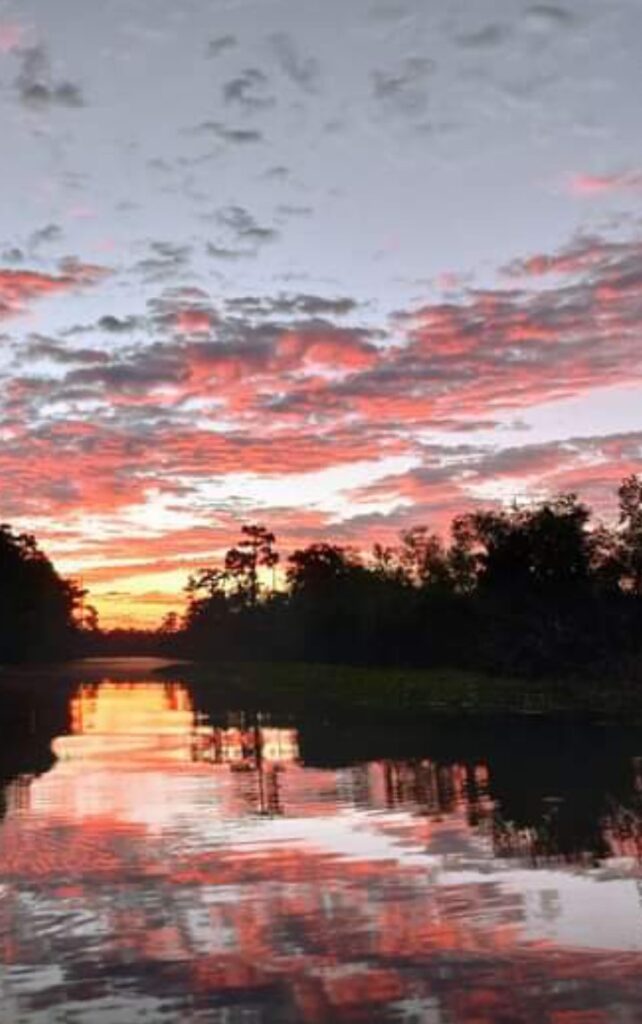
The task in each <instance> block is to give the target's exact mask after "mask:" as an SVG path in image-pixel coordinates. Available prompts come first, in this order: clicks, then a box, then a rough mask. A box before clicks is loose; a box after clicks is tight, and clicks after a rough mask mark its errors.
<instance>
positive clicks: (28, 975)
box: [0, 664, 642, 1024]
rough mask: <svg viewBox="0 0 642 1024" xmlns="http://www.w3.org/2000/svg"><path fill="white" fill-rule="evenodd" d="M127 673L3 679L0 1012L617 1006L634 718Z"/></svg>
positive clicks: (636, 821) (637, 904)
mask: <svg viewBox="0 0 642 1024" xmlns="http://www.w3.org/2000/svg"><path fill="white" fill-rule="evenodd" d="M111 667H112V668H114V666H111ZM127 667H128V666H127V665H125V666H123V665H122V664H120V665H119V666H117V668H118V671H112V672H110V671H109V669H110V666H109V665H108V664H106V665H100V666H96V665H93V666H91V671H90V669H89V667H87V668H86V673H87V681H86V682H78V681H75V682H74V681H68V682H67V683H66V684H65V685H62V684H61V683H60V681H58V683H57V684H56V685H55V686H54V685H53V684H52V685H51V688H50V690H46V689H43V688H42V687H41V692H40V694H39V695H38V696H37V698H34V697H33V696H29V697H28V698H27V696H25V697H24V699H23V698H22V697H20V696H16V693H15V688H14V691H13V692H12V695H11V698H9V697H7V696H6V695H5V697H4V698H3V701H2V708H3V711H4V710H6V714H4V716H3V723H4V724H3V725H2V726H0V730H1V731H2V740H3V753H2V758H1V760H0V778H1V779H2V780H3V781H2V787H3V801H2V804H1V805H0V806H1V807H2V811H3V818H2V821H1V822H0V948H1V950H2V964H3V966H2V968H1V973H0V979H1V980H0V994H1V998H2V1020H3V1022H5V1021H6V1022H7V1024H11V1022H14V1021H16V1022H22V1021H25V1022H36V1024H59V1022H60V1024H62V1022H64V1024H73V1022H78V1024H80V1022H82V1024H84V1022H87V1024H101V1022H104V1024H111V1022H114V1024H138V1022H139V1021H140V1022H142V1021H151V1022H155V1021H167V1022H176V1024H178V1022H180V1024H186V1022H195V1024H196V1022H199V1024H200V1022H221V1024H223V1022H225V1024H237V1022H239V1024H240V1022H243V1024H247V1022H252V1024H254V1022H264V1021H265V1022H267V1021H270V1022H271V1021H277V1022H279V1021H292V1022H298V1021H301V1022H332V1021H366V1022H377V1021H399V1022H405V1024H411V1022H412V1024H415V1022H416V1024H419V1022H427V1024H440V1022H449V1024H451V1022H452V1024H459V1022H467V1024H468V1022H475V1024H482V1022H491V1021H492V1022H504V1024H508V1022H522V1021H523V1022H533V1024H535V1022H537V1024H546V1022H551V1024H603V1022H604V1024H605V1022H610V1021H614V1022H631V1021H642V906H641V900H642V897H641V893H642V888H641V882H640V879H641V878H642V874H641V873H640V870H639V854H640V851H641V850H642V828H641V827H640V821H641V820H642V819H641V818H640V809H641V808H642V799H641V797H640V790H641V788H642V772H641V771H640V764H641V762H640V761H638V760H637V757H638V753H639V754H642V736H640V735H639V734H636V733H635V731H630V730H615V729H606V728H598V727H589V726H583V727H580V726H577V725H576V726H569V725H562V724H559V723H558V724H555V723H553V724H551V723H543V722H542V723H538V722H529V723H522V724H521V725H520V724H515V723H513V724H512V725H511V724H508V723H506V722H504V723H495V724H489V723H481V722H477V723H475V722H474V721H473V722H469V723H462V722H447V721H445V720H441V721H440V720H437V721H435V722H427V723H423V724H416V725H413V726H412V727H410V726H408V727H401V726H397V727H395V728H394V729H392V728H381V727H375V726H374V725H373V724H370V725H368V726H366V725H360V724H359V723H354V722H351V723H345V722H340V721H337V722H331V721H330V722H307V721H304V720H298V721H297V720H294V719H291V718H289V716H287V715H286V714H285V715H281V716H279V717H275V716H273V715H272V716H269V715H267V714H266V713H262V712H261V709H260V708H247V707H246V708H239V707H234V706H232V707H230V708H229V709H227V710H221V708H222V706H223V705H224V703H225V699H224V695H221V694H217V695H216V699H215V700H214V699H212V701H208V697H207V695H203V694H199V693H196V692H194V691H193V690H190V688H189V687H188V686H187V685H185V684H184V683H183V682H182V681H181V679H180V668H177V670H176V679H175V680H174V681H172V682H167V683H166V682H162V681H159V680H158V679H157V678H156V679H154V677H153V676H152V675H151V673H149V672H148V671H147V676H148V677H147V678H145V671H146V666H144V665H143V666H142V667H141V665H134V664H130V665H129V668H130V678H129V679H128V678H127V671H126V669H127ZM76 674H77V673H76ZM215 709H216V710H215Z"/></svg>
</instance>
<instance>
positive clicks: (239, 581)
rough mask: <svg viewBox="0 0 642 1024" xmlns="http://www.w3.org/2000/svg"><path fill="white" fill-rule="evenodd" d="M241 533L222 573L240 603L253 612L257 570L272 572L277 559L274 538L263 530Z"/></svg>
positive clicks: (250, 528)
mask: <svg viewBox="0 0 642 1024" xmlns="http://www.w3.org/2000/svg"><path fill="white" fill-rule="evenodd" d="M241 533H242V535H243V539H242V540H240V541H239V543H238V544H237V545H236V547H233V548H230V550H229V551H228V552H227V554H226V556H225V572H226V574H227V579H228V580H229V581H230V583H231V585H232V586H233V588H234V590H235V592H236V594H237V595H238V597H239V598H240V600H241V601H243V602H246V603H247V604H248V605H249V606H250V607H251V608H254V607H256V604H257V601H258V599H259V593H260V584H259V569H260V568H265V569H274V567H275V566H276V565H277V563H278V561H279V555H278V553H277V552H276V550H275V548H274V545H275V543H276V538H275V536H274V534H273V533H270V531H269V530H266V528H265V527H264V526H259V525H250V526H242V527H241Z"/></svg>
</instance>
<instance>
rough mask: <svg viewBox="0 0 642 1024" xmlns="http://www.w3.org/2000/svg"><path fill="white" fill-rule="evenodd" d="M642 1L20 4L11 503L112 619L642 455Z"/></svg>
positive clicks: (582, 485) (2, 274) (579, 478)
mask: <svg viewBox="0 0 642 1024" xmlns="http://www.w3.org/2000/svg"><path fill="white" fill-rule="evenodd" d="M641 43H642V5H640V3H639V0H610V2H609V3H608V4H605V3H604V2H603V0H582V2H581V3H580V2H579V0H565V2H564V3H557V2H554V3H529V2H522V0H476V2H475V3H474V4H473V3H470V2H464V0H449V2H448V4H444V3H442V2H439V0H348V2H346V0H323V2H321V0H297V2H294V0H178V2H177V0H172V2H170V0H153V2H152V0H104V2H102V3H100V4H88V3H86V2H81V0H56V2H55V3H52V2H51V0H21V2H19V3H18V2H11V0H9V2H7V0H0V123H1V125H2V140H3V141H2V154H1V156H0V180H1V183H2V189H1V190H0V520H3V521H5V522H9V523H11V524H12V525H13V526H14V527H16V528H19V529H28V530H30V531H33V532H35V533H36V535H37V536H38V538H39V540H40V542H41V543H42V545H43V546H44V547H45V549H46V550H47V552H48V553H49V554H50V556H51V557H52V558H53V560H54V562H55V564H56V566H57V567H58V568H59V569H60V571H61V572H63V573H65V574H67V575H71V576H74V577H75V578H78V579H79V580H82V582H83V585H84V586H86V587H87V588H88V589H89V595H90V597H89V599H90V600H91V601H92V602H93V603H94V604H95V605H96V606H97V607H98V610H99V613H100V616H101V621H102V623H103V625H106V626H110V625H111V626H113V625H141V624H142V625H145V624H146V625H152V624H155V623H156V622H158V621H159V620H160V619H161V617H162V616H163V615H164V614H165V613H166V612H167V611H170V610H172V609H180V607H181V602H182V588H183V587H184V585H185V582H186V580H187V577H188V575H189V573H190V572H191V571H194V570H195V569H197V568H199V567H201V566H203V565H207V564H211V563H212V562H213V561H215V560H216V559H217V558H218V557H220V553H221V552H222V551H223V550H224V549H225V548H227V547H228V546H230V545H231V544H232V543H233V542H234V540H235V539H236V537H237V536H238V533H239V528H240V525H241V524H242V523H243V522H252V521H255V522H256V521H258V522H262V523H264V524H265V525H267V526H269V527H270V528H271V529H272V530H273V531H274V532H275V533H276V534H277V538H278V541H279V546H280V547H281V549H282V550H283V551H284V552H287V551H288V550H291V549H292V548H293V547H294V546H299V545H301V544H306V543H311V542H314V541H317V540H320V539H330V540H333V541H336V542H340V543H347V544H351V545H354V546H356V547H357V548H360V549H364V550H365V549H367V548H368V547H369V546H370V545H371V544H372V543H373V541H375V540H382V541H384V542H392V541H394V539H395V537H397V536H398V533H399V531H400V530H402V529H405V528H407V527H409V526H411V525H417V524H427V525H429V526H432V527H433V528H435V529H437V530H440V531H445V530H446V529H447V526H448V522H449V520H450V518H451V517H452V515H453V514H454V513H456V512H460V511H464V510H466V509H469V508H472V507H476V506H478V505H479V504H480V503H482V504H488V503H492V502H503V501H509V500H512V499H513V498H517V499H518V500H536V499H539V498H541V497H543V496H545V495H548V494H554V493H558V492H562V491H574V492H577V493H578V494H580V495H581V497H582V498H584V499H586V500H587V501H589V502H591V503H592V504H593V505H594V506H595V507H596V509H597V510H598V512H599V514H600V515H605V516H608V515H609V514H611V513H612V511H613V507H614V506H613V500H614V494H615V491H616V489H617V485H618V482H619V481H620V480H621V479H622V478H623V477H624V476H625V475H627V474H628V473H631V472H635V471H637V470H638V469H642V460H641V455H642V414H641V412H640V409H641V408H642V405H641V399H642V108H641V107H640V103H639V95H640V77H641V76H640V66H639V50H640V44H641Z"/></svg>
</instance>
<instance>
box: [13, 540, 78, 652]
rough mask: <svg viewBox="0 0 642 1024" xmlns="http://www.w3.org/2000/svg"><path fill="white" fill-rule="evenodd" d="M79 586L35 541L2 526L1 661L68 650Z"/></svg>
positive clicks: (71, 636) (73, 626)
mask: <svg viewBox="0 0 642 1024" xmlns="http://www.w3.org/2000/svg"><path fill="white" fill-rule="evenodd" d="M81 596H82V591H81V590H80V588H79V587H78V586H77V585H75V584H74V583H71V582H69V581H67V580H63V579H62V578H61V577H60V576H59V575H58V573H57V572H56V570H55V569H54V567H53V565H52V563H51V562H50V561H49V559H48V558H47V557H46V555H45V554H43V552H42V551H41V550H40V548H39V547H38V545H37V543H36V539H35V537H33V536H32V535H31V534H27V533H19V534H17V533H14V532H13V531H12V529H11V527H10V526H8V525H6V524H5V525H2V526H0V663H2V662H18V661H25V660H34V659H36V660H41V659H46V658H52V657H58V656H62V655H65V654H66V653H68V652H69V650H70V648H71V644H72V641H73V637H74V634H75V632H76V623H75V619H74V613H75V610H76V608H77V607H78V605H79V602H80V599H81Z"/></svg>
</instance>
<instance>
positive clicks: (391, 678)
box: [0, 476, 642, 718]
mask: <svg viewBox="0 0 642 1024" xmlns="http://www.w3.org/2000/svg"><path fill="white" fill-rule="evenodd" d="M617 497H618V509H619V514H618V516H617V519H616V520H615V521H614V522H613V523H611V524H609V525H605V524H604V523H601V522H600V521H598V520H596V518H595V516H594V514H593V512H592V511H591V509H590V508H589V507H588V506H587V505H585V504H583V503H582V502H581V501H579V499H578V498H577V497H576V496H575V495H573V494H567V495H560V496H558V497H556V498H551V499H548V500H545V501H541V502H538V503H534V504H531V505H528V506H523V505H522V506H518V505H513V506H511V507H508V508H501V509H499V508H493V509H487V510H480V511H475V512H470V513H466V514H464V515H460V516H457V517H455V519H454V520H453V522H452V524H451V529H450V535H449V538H448V539H444V538H442V537H440V536H438V535H437V534H435V533H433V532H431V531H430V529H428V528H427V527H424V526H418V527H414V528H412V529H408V530H406V531H405V532H403V533H402V534H401V536H400V538H399V541H398V543H396V544H394V545H389V546H384V545H382V544H375V545H374V547H373V548H372V550H371V551H370V552H369V553H364V552H362V551H357V550H355V549H354V548H351V547H348V546H340V545H338V544H334V543H329V542H319V541H317V542H315V543H312V544H310V545H308V547H306V548H302V549H296V550H294V551H292V550H291V549H290V553H289V554H288V555H287V556H285V557H284V556H282V555H281V553H280V552H279V550H278V548H277V541H276V537H275V535H274V533H272V532H271V531H270V530H269V529H267V528H266V527H265V526H263V525H260V524H247V525H244V526H242V528H241V535H240V538H239V540H238V541H237V543H236V545H235V546H233V547H231V548H230V549H228V550H227V552H225V553H224V554H219V556H218V558H216V559H215V560H213V562H212V564H210V565H209V566H205V567H203V568H202V569H200V570H198V571H197V572H195V573H194V574H193V575H192V576H191V577H190V579H189V581H188V583H187V586H186V597H187V608H186V611H185V614H184V615H183V616H182V617H179V616H178V615H176V614H170V615H169V616H166V618H165V620H164V621H163V623H162V624H161V626H160V627H159V628H158V629H157V630H147V631H145V630H113V631H105V630H102V629H101V628H100V625H99V622H98V616H97V614H96V612H95V610H94V609H93V608H92V607H91V606H90V605H88V604H87V602H86V600H85V598H86V596H87V595H86V594H85V593H84V592H83V591H82V590H81V589H80V588H78V587H77V586H75V585H74V584H73V583H71V582H69V581H66V580H64V579H63V578H62V577H61V576H60V575H59V574H58V573H57V571H56V569H55V567H54V566H53V564H52V563H51V562H50V560H49V559H48V558H47V556H46V555H45V554H44V553H43V552H42V551H41V549H40V548H39V546H38V544H37V542H36V539H35V538H34V537H33V536H32V535H29V534H18V533H15V532H14V531H12V529H11V528H10V527H9V526H6V525H5V526H0V665H5V666H9V665H20V664H36V663H38V662H40V663H47V662H48V663H50V664H51V663H54V662H64V661H66V660H69V659H74V658H75V659H77V658H83V657H84V658H87V657H100V656H103V657H108V658H114V657H119V656H120V657H122V656H123V655H138V656H142V655H156V656H160V657H164V658H169V659H181V660H183V661H186V662H190V663H193V664H192V665H191V666H183V668H182V672H184V673H185V674H186V675H187V676H189V677H192V678H193V680H194V681H195V683H196V684H198V686H200V687H209V688H210V689H212V690H215V689H216V687H218V686H220V685H221V682H222V681H223V682H224V687H225V688H226V690H229V691H230V693H234V694H235V695H239V697H240V696H241V695H242V694H243V693H245V695H246V696H247V697H248V698H249V696H250V695H252V699H253V700H254V701H255V706H256V700H257V699H258V698H259V697H260V703H262V704H263V705H264V706H266V707H267V706H268V705H269V704H270V702H277V703H278V702H281V703H282V704H283V702H284V701H289V702H290V703H291V704H292V705H293V706H301V705H302V704H305V705H306V706H311V707H313V708H319V709H323V708H328V707H332V708H344V709H349V710H350V711H351V712H352V711H353V710H356V711H358V712H364V713H365V712H367V713H373V714H375V713H376V714H380V713H382V712H384V713H385V712H386V711H387V710H389V711H390V713H391V714H424V713H426V712H431V713H432V712H434V711H436V710H446V711H453V712H456V713H458V714H468V713H511V714H512V713H520V714H543V713H556V714H566V713H572V714H576V715H578V716H581V715H590V716H615V717H620V718H621V717H626V716H629V715H632V716H640V715H642V477H641V476H630V477H628V478H627V479H625V480H624V481H623V482H622V484H621V486H620V488H619V490H618V492H617ZM3 676H6V673H4V672H2V673H0V679H1V678H2V677H3ZM61 678H62V677H61Z"/></svg>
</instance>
